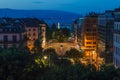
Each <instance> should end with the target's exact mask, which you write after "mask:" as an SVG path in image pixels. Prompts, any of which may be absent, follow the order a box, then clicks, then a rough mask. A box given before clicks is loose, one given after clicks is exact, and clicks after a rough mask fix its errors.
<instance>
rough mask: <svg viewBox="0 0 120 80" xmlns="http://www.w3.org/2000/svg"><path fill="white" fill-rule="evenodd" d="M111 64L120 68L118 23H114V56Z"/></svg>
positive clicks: (119, 26)
mask: <svg viewBox="0 0 120 80" xmlns="http://www.w3.org/2000/svg"><path fill="white" fill-rule="evenodd" d="M113 63H114V65H115V66H116V67H120V22H115V23H114V55H113Z"/></svg>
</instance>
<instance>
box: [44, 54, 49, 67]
mask: <svg viewBox="0 0 120 80" xmlns="http://www.w3.org/2000/svg"><path fill="white" fill-rule="evenodd" d="M43 58H44V59H45V60H47V62H48V66H49V67H50V55H48V56H44V57H43Z"/></svg>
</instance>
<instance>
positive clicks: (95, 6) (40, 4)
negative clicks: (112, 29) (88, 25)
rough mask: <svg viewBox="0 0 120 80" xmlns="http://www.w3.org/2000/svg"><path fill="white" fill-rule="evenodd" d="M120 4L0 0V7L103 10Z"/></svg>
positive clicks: (115, 1)
mask: <svg viewBox="0 0 120 80" xmlns="http://www.w3.org/2000/svg"><path fill="white" fill-rule="evenodd" d="M119 6H120V0H0V8H11V9H40V10H41V9H42V10H63V11H69V12H75V13H80V14H83V13H86V12H89V11H96V12H102V11H105V10H107V9H111V10H112V9H114V8H117V7H119Z"/></svg>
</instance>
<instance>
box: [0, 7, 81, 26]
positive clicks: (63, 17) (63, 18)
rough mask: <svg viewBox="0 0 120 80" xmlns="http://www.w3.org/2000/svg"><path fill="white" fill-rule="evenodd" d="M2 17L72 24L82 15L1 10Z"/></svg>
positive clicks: (51, 11) (45, 11)
mask: <svg viewBox="0 0 120 80" xmlns="http://www.w3.org/2000/svg"><path fill="white" fill-rule="evenodd" d="M0 17H12V18H27V17H31V18H34V17H35V18H39V19H44V20H45V21H46V22H47V23H48V24H50V23H57V22H60V23H62V24H70V23H72V22H73V20H75V19H76V18H79V17H81V15H79V14H76V13H71V12H65V11H57V10H16V9H0Z"/></svg>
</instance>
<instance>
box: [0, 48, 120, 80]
mask: <svg viewBox="0 0 120 80" xmlns="http://www.w3.org/2000/svg"><path fill="white" fill-rule="evenodd" d="M70 51H71V52H72V53H74V54H76V53H77V54H76V55H75V56H73V58H74V57H75V58H76V57H77V55H78V52H79V51H77V50H75V49H71V50H70ZM71 52H69V53H71ZM72 53H71V54H72ZM44 55H50V61H52V63H53V61H54V65H52V66H45V65H44V64H43V62H42V58H43V56H44ZM68 56H69V55H68ZM69 57H72V56H69ZM79 57H81V56H79ZM79 57H77V58H79ZM0 80H120V69H119V68H117V69H116V68H115V67H114V66H113V65H104V66H102V67H101V68H100V70H96V68H95V66H94V65H91V64H89V65H83V64H81V63H77V64H74V65H73V64H71V63H70V61H69V59H67V58H66V59H64V57H59V58H58V56H57V54H56V51H55V50H54V49H52V48H49V49H46V50H44V52H43V54H42V55H40V54H33V55H30V53H29V51H28V50H27V48H26V49H24V50H23V49H19V48H16V47H12V48H8V49H2V48H0Z"/></svg>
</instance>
